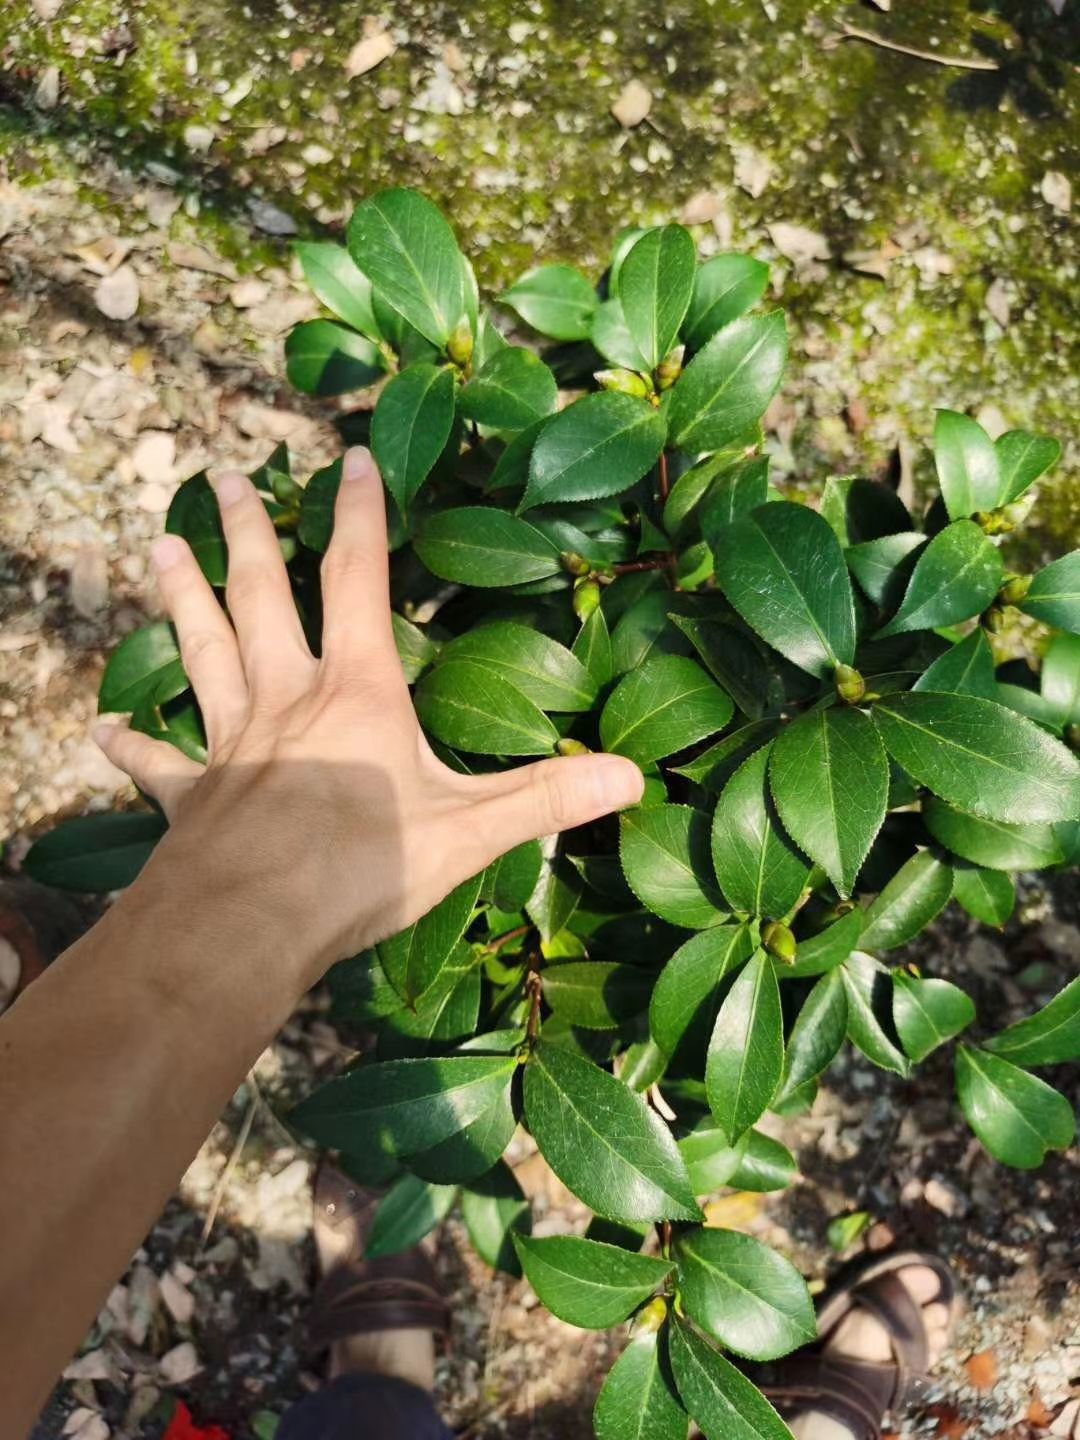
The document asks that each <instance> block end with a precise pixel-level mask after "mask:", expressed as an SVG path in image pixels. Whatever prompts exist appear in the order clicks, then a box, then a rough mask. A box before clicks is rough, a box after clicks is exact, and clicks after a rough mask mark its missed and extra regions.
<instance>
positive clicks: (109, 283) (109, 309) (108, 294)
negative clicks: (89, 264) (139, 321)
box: [94, 265, 139, 320]
mask: <svg viewBox="0 0 1080 1440" xmlns="http://www.w3.org/2000/svg"><path fill="white" fill-rule="evenodd" d="M94 304H95V305H96V306H97V308H98V309H99V310H100V311H101V313H102V315H105V316H107V317H108V319H110V320H130V319H131V317H132V316H133V315H134V314H135V312H136V311H137V310H138V308H139V277H138V276H137V275H136V274H135V271H134V270H133V269H132V268H131V266H130V265H121V266H120V268H119V269H118V270H114V271H113V273H112V274H111V275H106V276H105V278H104V279H103V280H101V281H100V283H99V284H98V287H97V289H96V290H95V291H94Z"/></svg>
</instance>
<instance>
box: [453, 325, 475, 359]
mask: <svg viewBox="0 0 1080 1440" xmlns="http://www.w3.org/2000/svg"><path fill="white" fill-rule="evenodd" d="M473 343H474V342H473V333H472V326H471V325H470V324H469V322H468V320H462V321H461V323H460V324H459V325H458V326H457V328H456V329H455V331H454V333H453V334H452V335H451V336H450V339H449V340H448V342H447V345H446V353H447V354H448V355H449V356H450V359H451V360H453V362H454V364H455V365H467V364H468V363H469V361H470V360H471V359H472V355H473Z"/></svg>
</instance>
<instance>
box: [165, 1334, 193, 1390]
mask: <svg viewBox="0 0 1080 1440" xmlns="http://www.w3.org/2000/svg"><path fill="white" fill-rule="evenodd" d="M201 1369H202V1366H201V1365H200V1364H199V1357H198V1354H197V1353H196V1350H195V1346H194V1345H192V1343H191V1341H190V1340H185V1341H184V1343H183V1344H182V1345H174V1346H173V1348H172V1349H171V1350H168V1351H166V1353H165V1354H164V1355H163V1356H162V1357H161V1359H160V1360H159V1361H158V1374H159V1375H160V1376H161V1378H162V1379H163V1380H164V1381H165V1383H166V1385H183V1384H184V1383H185V1382H186V1381H188V1380H190V1379H191V1378H192V1376H194V1375H197V1374H198V1373H199V1371H200V1370H201Z"/></svg>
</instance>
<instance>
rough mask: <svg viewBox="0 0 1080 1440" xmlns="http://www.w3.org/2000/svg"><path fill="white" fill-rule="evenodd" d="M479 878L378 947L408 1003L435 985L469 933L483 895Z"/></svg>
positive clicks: (381, 961)
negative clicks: (480, 895) (468, 930)
mask: <svg viewBox="0 0 1080 1440" xmlns="http://www.w3.org/2000/svg"><path fill="white" fill-rule="evenodd" d="M480 879H481V877H480V876H479V875H474V876H473V877H472V879H470V880H465V881H463V883H462V884H460V885H458V886H457V887H456V889H454V890H451V892H450V894H449V895H447V896H446V898H445V899H444V900H440V901H439V903H438V905H436V906H435V907H434V908H433V909H431V910H429V911H428V912H427V914H426V915H422V916H421V917H420V919H419V920H417V921H415V922H414V923H413V924H412V925H410V926H408V928H407V929H405V930H401V931H399V932H398V934H396V935H394V936H391V938H390V939H389V940H384V941H382V943H381V944H380V945H379V946H377V954H378V957H379V964H380V965H381V966H382V968H383V972H384V974H385V975H386V978H387V979H388V980H389V981H390V984H391V985H392V986H393V987H394V989H395V990H396V991H397V993H398V994H399V995H400V996H401V998H402V999H403V1000H404V1001H405V1002H406V1004H409V1005H413V1004H415V1002H416V1001H417V1000H418V999H419V998H420V996H421V995H423V994H424V993H425V991H426V990H427V989H428V987H429V986H430V985H432V984H433V983H434V981H435V979H436V977H437V975H438V974H439V971H440V970H441V969H442V967H443V965H444V964H445V963H446V961H447V960H448V959H449V958H450V955H451V954H452V953H453V951H454V949H455V947H456V946H457V943H458V941H459V940H460V939H461V937H462V935H463V934H464V933H465V930H466V927H467V926H468V924H469V921H470V919H471V918H472V913H473V910H474V909H475V907H476V902H477V898H478V896H479V894H480Z"/></svg>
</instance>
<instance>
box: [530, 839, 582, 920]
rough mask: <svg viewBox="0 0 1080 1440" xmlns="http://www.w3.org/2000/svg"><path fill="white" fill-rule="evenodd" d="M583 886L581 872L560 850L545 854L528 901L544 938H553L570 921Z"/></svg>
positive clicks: (531, 917) (531, 912)
mask: <svg viewBox="0 0 1080 1440" xmlns="http://www.w3.org/2000/svg"><path fill="white" fill-rule="evenodd" d="M583 888H584V887H583V882H582V879H581V876H580V875H579V874H578V872H577V871H576V870H575V869H574V867H573V865H571V864H570V862H569V860H568V859H567V858H566V856H565V855H564V854H562V852H561V851H558V850H557V851H556V852H555V853H554V855H552V856H550V857H548V856H545V858H544V864H543V868H542V869H541V871H540V879H539V880H538V881H537V884H536V889H535V890H534V891H533V893H532V894H531V895H530V896H529V899H528V900H527V902H526V904H525V909H526V912H527V914H528V916H529V919H530V920H531V921H532V922H533V924H534V925H535V926H536V928H537V929H538V930H539V931H540V938H541V939H542V940H543V941H545V942H549V941H551V940H552V939H554V937H555V936H556V935H558V934H559V932H560V931H561V930H563V929H564V928H565V927H566V926H567V925H569V923H570V920H571V918H572V916H573V914H574V911H575V910H576V909H577V907H578V903H579V901H580V900H581V892H582V889H583Z"/></svg>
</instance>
